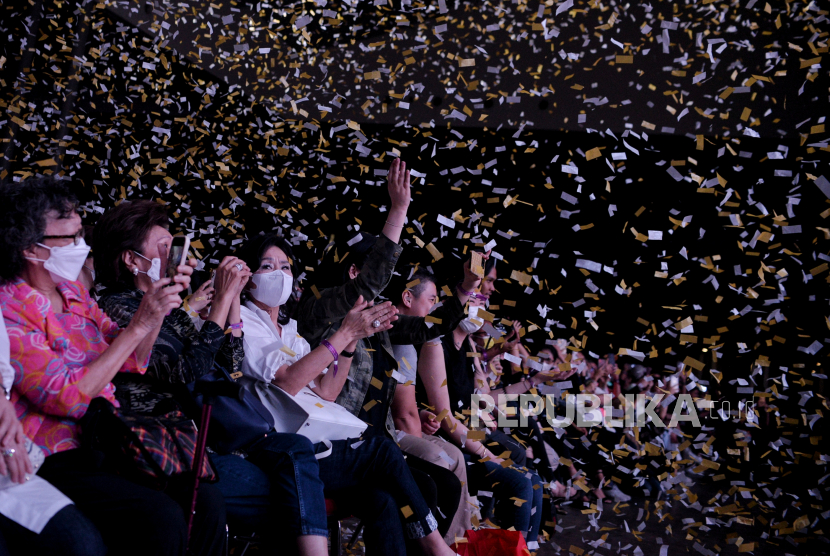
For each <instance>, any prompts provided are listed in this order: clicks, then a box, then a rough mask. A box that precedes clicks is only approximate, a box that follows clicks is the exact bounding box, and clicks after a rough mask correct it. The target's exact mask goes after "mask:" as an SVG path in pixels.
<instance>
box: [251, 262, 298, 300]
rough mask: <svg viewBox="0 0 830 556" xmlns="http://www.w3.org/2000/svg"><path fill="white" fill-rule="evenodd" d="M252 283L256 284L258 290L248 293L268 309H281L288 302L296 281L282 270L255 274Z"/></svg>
mask: <svg viewBox="0 0 830 556" xmlns="http://www.w3.org/2000/svg"><path fill="white" fill-rule="evenodd" d="M251 281H252V282H253V283H254V284H256V289H253V290H249V291H248V293H249V294H250V295H251V297H253V298H254V299H256V300H257V301H259V302H260V303H264V304H265V305H267V306H268V307H279V306H281V305H283V304H284V303H285V302H286V301H288V298H289V296H290V295H291V290H292V289H293V286H294V279H293V278H291V276H289V275H288V274H286V273H285V272H283V271H282V270H273V271H271V272H268V273H265V274H254V275H253V276H252V277H251Z"/></svg>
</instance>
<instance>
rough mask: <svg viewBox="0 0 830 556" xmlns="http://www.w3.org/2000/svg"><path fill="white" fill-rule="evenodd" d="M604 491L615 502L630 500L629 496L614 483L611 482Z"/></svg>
mask: <svg viewBox="0 0 830 556" xmlns="http://www.w3.org/2000/svg"><path fill="white" fill-rule="evenodd" d="M605 492H607V493H608V495H609V496H611V498H613V499H614V500H616V501H617V502H628V501H629V500H631V497H630V496H629V495H627V494H626V493H624V492H623V491H621V490H620V488H619V487H618V486H617V485H615V484H614V483H611V487H610V488H607V489H605Z"/></svg>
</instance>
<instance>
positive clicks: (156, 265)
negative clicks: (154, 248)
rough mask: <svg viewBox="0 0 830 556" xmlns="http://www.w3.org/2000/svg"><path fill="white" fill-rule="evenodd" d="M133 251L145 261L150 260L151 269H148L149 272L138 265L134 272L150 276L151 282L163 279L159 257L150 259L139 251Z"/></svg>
mask: <svg viewBox="0 0 830 556" xmlns="http://www.w3.org/2000/svg"><path fill="white" fill-rule="evenodd" d="M133 253H135V254H136V255H138V256H139V257H141V258H142V259H144V260H145V261H150V269H149V270H147V272H144V271H143V270H139V269H138V267H136V268H135V270H133V274H136V275H137V274H146V275H147V278H149V279H150V281H151V282H158V281H159V280H161V259H159V258H158V257H153V258H152V259H148V258H147V257H145V256H144V255H142V254H141V253H139V252H138V251H133Z"/></svg>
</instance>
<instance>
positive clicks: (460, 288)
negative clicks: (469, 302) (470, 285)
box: [455, 282, 475, 297]
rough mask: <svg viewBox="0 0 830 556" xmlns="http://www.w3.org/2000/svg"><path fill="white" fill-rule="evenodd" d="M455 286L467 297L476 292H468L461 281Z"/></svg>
mask: <svg viewBox="0 0 830 556" xmlns="http://www.w3.org/2000/svg"><path fill="white" fill-rule="evenodd" d="M455 288H456V289H457V290H458V291H459V293H461V295H466V296H467V297H472V296H473V294H474V293H475V292H468V291H467V290H465V289H464V288H462V287H461V282H459V283H458V285H457V286H455Z"/></svg>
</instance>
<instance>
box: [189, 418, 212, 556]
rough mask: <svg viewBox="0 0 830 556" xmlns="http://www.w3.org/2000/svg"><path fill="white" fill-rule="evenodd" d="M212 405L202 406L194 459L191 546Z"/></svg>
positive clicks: (190, 524)
mask: <svg viewBox="0 0 830 556" xmlns="http://www.w3.org/2000/svg"><path fill="white" fill-rule="evenodd" d="M211 408H212V406H211V405H210V404H204V405H203V406H202V424H201V426H200V427H199V436H198V437H197V440H196V454H195V457H194V458H193V497H192V498H191V500H190V513H189V514H188V516H187V543H188V544H190V531H191V530H192V529H193V517H194V516H195V515H196V496H197V495H198V494H199V475H200V474H201V471H202V462H204V460H205V449H206V448H207V433H208V424H209V423H210V410H211Z"/></svg>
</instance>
